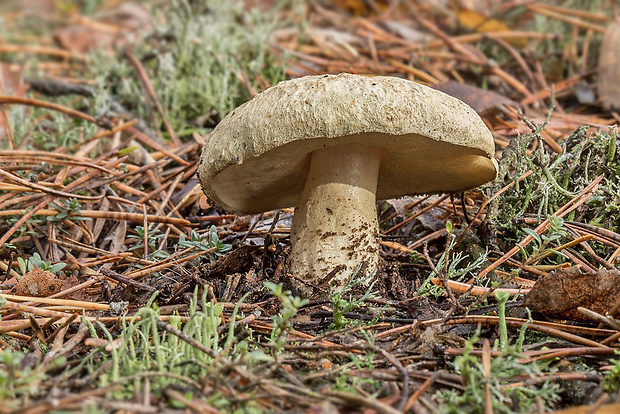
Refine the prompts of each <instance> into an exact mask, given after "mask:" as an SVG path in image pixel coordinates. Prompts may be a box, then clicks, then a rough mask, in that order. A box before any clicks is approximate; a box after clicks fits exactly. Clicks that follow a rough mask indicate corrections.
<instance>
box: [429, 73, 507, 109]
mask: <svg viewBox="0 0 620 414" xmlns="http://www.w3.org/2000/svg"><path fill="white" fill-rule="evenodd" d="M432 87H433V88H434V89H437V90H438V91H441V92H444V93H447V94H448V95H450V96H454V97H455V98H458V99H460V100H461V101H463V102H465V103H466V104H467V105H469V106H471V107H472V108H474V110H475V111H476V112H478V113H480V112H484V111H485V110H487V109H490V108H494V107H496V106H498V105H502V104H505V105H510V106H514V107H517V108H518V107H519V104H518V103H517V102H515V101H513V100H512V99H510V98H507V97H505V96H504V95H500V94H499V93H497V92H492V91H487V90H484V89H481V88H478V87H477V86H472V85H467V84H465V83H460V82H456V81H453V80H450V81H446V82H440V83H436V84H434V85H433V86H432Z"/></svg>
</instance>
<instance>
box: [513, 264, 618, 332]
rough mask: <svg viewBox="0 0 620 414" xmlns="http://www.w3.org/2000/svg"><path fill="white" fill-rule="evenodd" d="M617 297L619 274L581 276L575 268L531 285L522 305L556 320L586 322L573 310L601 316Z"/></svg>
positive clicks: (600, 272) (605, 273)
mask: <svg viewBox="0 0 620 414" xmlns="http://www.w3.org/2000/svg"><path fill="white" fill-rule="evenodd" d="M619 297H620V271H617V270H601V271H598V272H593V273H581V270H580V269H579V268H577V267H570V268H568V269H560V270H556V271H555V272H552V273H549V274H548V275H547V276H545V277H543V278H542V279H540V280H539V281H538V282H536V283H535V284H534V286H533V287H532V289H531V290H530V292H529V293H528V294H527V295H525V297H524V298H523V305H525V306H527V307H528V308H530V309H531V310H533V311H535V312H539V313H542V314H543V315H546V316H549V317H551V318H557V319H570V320H573V321H584V322H585V321H590V320H589V319H587V318H586V317H585V316H584V315H582V314H581V313H580V312H579V311H578V310H577V308H578V307H583V308H587V309H589V310H591V311H594V312H598V313H600V314H601V315H605V313H606V312H608V311H609V310H610V309H611V308H612V307H613V306H614V304H615V303H616V301H617V300H618V298H619Z"/></svg>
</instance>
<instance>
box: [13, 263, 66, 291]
mask: <svg viewBox="0 0 620 414" xmlns="http://www.w3.org/2000/svg"><path fill="white" fill-rule="evenodd" d="M62 285H63V281H62V280H61V279H59V278H58V276H56V275H55V274H54V273H52V272H49V271H47V270H41V269H39V268H38V267H36V266H35V267H34V269H32V270H31V271H30V272H28V273H26V274H25V275H24V277H22V278H21V279H19V280H18V281H17V283H16V284H15V286H14V287H13V289H11V293H12V294H13V295H21V296H37V297H47V296H50V295H53V294H54V293H58V292H60V289H61V287H62Z"/></svg>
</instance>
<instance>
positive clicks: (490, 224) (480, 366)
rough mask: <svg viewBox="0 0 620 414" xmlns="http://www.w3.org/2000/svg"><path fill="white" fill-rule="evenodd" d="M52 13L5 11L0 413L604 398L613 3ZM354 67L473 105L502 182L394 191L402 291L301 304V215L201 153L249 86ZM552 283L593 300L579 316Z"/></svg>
mask: <svg viewBox="0 0 620 414" xmlns="http://www.w3.org/2000/svg"><path fill="white" fill-rule="evenodd" d="M43 3H45V4H42V5H41V7H40V8H39V9H40V10H41V12H39V11H38V10H37V9H36V8H30V9H28V8H20V7H19V5H17V6H16V5H14V4H12V3H11V2H9V3H7V5H6V6H3V7H6V9H5V10H2V12H3V14H4V19H3V27H2V30H3V32H4V33H3V34H6V35H7V36H5V37H4V39H5V41H4V42H3V43H2V44H0V53H2V55H1V56H2V63H1V67H0V69H1V72H0V73H2V83H1V84H0V86H2V88H3V96H0V101H1V102H2V103H3V105H2V109H1V112H0V116H1V118H2V122H1V123H0V128H1V131H2V142H3V144H2V145H3V148H2V151H0V163H1V171H2V178H1V181H0V191H1V194H0V206H1V208H0V214H1V217H2V223H1V226H2V233H1V234H0V239H1V241H2V243H1V244H2V249H1V251H0V268H2V271H3V274H2V275H1V276H0V279H1V280H0V282H1V286H0V289H2V294H1V295H0V296H1V298H2V313H1V316H2V320H1V321H0V332H1V333H2V336H0V346H1V347H2V349H3V351H2V352H1V353H0V382H1V384H2V386H0V402H1V403H0V412H12V411H15V412H28V413H31V412H47V411H50V410H53V409H54V410H58V409H62V410H65V411H83V410H85V409H92V410H95V409H98V410H100V411H105V412H107V411H115V410H127V411H139V412H146V411H149V412H150V411H158V410H163V409H164V407H166V409H168V410H181V409H183V408H184V407H186V408H187V409H189V410H190V411H192V412H194V411H195V412H233V411H235V410H242V411H243V412H245V411H251V412H274V411H304V410H305V411H304V412H320V413H328V412H329V413H331V412H340V411H352V412H382V413H383V412H385V413H392V412H416V413H418V412H435V411H440V412H482V411H483V410H484V411H485V412H490V410H494V411H497V412H531V411H532V410H535V409H536V410H539V409H542V407H544V408H545V409H547V410H550V409H558V408H562V407H570V406H577V405H580V404H596V405H598V406H601V405H603V404H605V403H609V402H612V401H614V400H617V398H618V388H619V383H620V380H619V378H620V374H619V372H620V363H618V361H617V359H614V358H613V357H614V353H615V351H616V350H617V349H618V346H619V343H618V340H619V338H620V334H619V333H618V329H620V326H619V324H618V321H617V320H616V319H615V317H617V314H618V308H620V302H618V300H617V297H618V295H617V294H613V288H615V286H617V283H615V282H614V280H615V278H617V272H618V262H619V259H618V257H619V256H620V235H619V234H618V223H620V217H619V216H620V210H619V206H620V183H619V178H618V177H619V176H620V163H619V162H618V150H617V146H618V144H619V142H618V134H617V130H616V129H615V127H612V125H614V124H616V123H617V114H616V113H615V112H613V111H606V110H605V109H606V108H610V107H611V108H612V109H613V106H614V104H613V102H610V101H609V99H608V98H606V95H605V93H604V91H608V90H609V91H612V90H613V87H614V86H615V83H614V82H615V80H614V79H615V78H613V76H607V75H606V73H605V70H606V69H604V68H605V67H606V66H605V65H607V64H606V63H605V62H607V61H608V60H609V59H610V56H612V58H613V53H611V52H610V50H614V45H610V42H613V40H609V38H610V37H611V36H607V35H606V36H605V37H603V33H604V32H605V28H606V27H609V29H608V31H612V30H614V29H613V28H614V26H613V25H614V24H615V23H611V21H612V15H613V13H615V12H616V11H615V9H613V8H612V10H608V9H607V6H606V5H605V4H603V3H601V2H592V3H591V4H590V5H589V6H588V7H587V8H586V7H583V5H581V3H580V2H578V1H571V2H566V3H565V4H564V5H563V6H561V7H560V6H551V5H548V4H542V3H541V2H533V3H530V4H528V5H526V6H520V5H518V4H516V3H514V4H513V3H510V4H509V3H506V4H497V2H485V1H479V2H467V4H466V3H465V2H463V4H460V5H458V6H457V4H456V3H449V4H448V2H445V3H442V2H437V3H425V2H410V1H406V0H402V1H395V2H387V1H370V2H366V1H353V0H352V1H334V2H323V1H318V0H317V1H308V2H306V3H302V2H294V1H291V2H283V3H285V4H282V5H279V7H277V8H275V9H274V8H273V6H274V2H262V1H253V2H247V3H234V2H233V3H231V4H226V5H224V4H216V3H215V2H207V3H208V6H204V5H202V6H201V5H195V4H192V3H191V2H183V1H179V2H174V3H173V4H172V5H167V6H163V5H159V6H156V7H150V6H149V7H145V6H138V5H136V4H133V3H122V2H118V1H112V0H110V1H104V2H99V3H100V7H101V10H95V9H91V6H88V5H87V6H85V5H80V4H78V3H77V2H76V3H75V4H74V3H71V2H67V3H62V4H58V3H54V2H43ZM465 6H468V7H465ZM44 9H45V10H48V9H51V10H52V12H51V13H50V12H49V10H48V11H46V12H45V13H43V12H42V10H44ZM45 16H48V17H45ZM49 16H52V17H49ZM137 21H140V22H142V23H140V24H135V22H137ZM151 25H152V27H150V26H151ZM76 27H77V28H78V29H76ZM601 42H602V43H601ZM91 49H95V50H96V51H95V53H91V52H90V50H91ZM599 55H600V58H599ZM616 66H617V65H616ZM597 68H598V70H599V73H598V76H597V72H596V70H597ZM602 68H603V69H602ZM340 71H347V72H353V73H362V74H376V75H390V76H401V77H405V78H409V79H411V80H415V81H418V82H420V83H423V84H428V85H432V86H435V87H438V88H440V89H441V90H445V91H446V92H447V93H450V94H454V95H456V96H457V97H459V98H461V99H464V100H465V101H467V102H471V103H470V104H471V105H472V106H474V107H476V108H477V109H478V110H479V113H480V114H481V116H482V117H483V119H484V120H485V122H486V123H487V125H488V126H489V127H490V128H491V130H492V131H493V134H494V138H495V142H496V148H497V156H498V158H499V159H501V161H500V175H499V177H498V179H497V180H496V181H495V182H494V183H492V184H490V185H488V186H486V187H484V188H481V189H479V190H475V191H470V192H467V193H464V194H454V195H444V196H432V197H428V196H427V197H413V198H411V199H407V200H406V201H405V202H402V201H401V202H399V201H388V202H386V203H379V207H380V208H379V211H380V221H381V232H382V245H383V246H384V252H383V253H384V258H385V262H386V266H385V270H384V271H385V272H387V273H388V274H389V275H390V276H391V277H390V278H389V281H390V282H389V284H387V285H385V286H384V285H381V286H374V287H373V288H371V289H368V290H367V291H366V292H365V293H364V294H363V295H357V296H356V295H355V294H354V293H352V292H355V286H347V287H346V288H345V289H344V290H343V291H341V292H332V294H331V295H330V298H331V299H330V301H328V302H320V303H319V302H307V301H306V300H303V299H301V298H296V297H294V296H293V295H291V294H290V293H287V291H286V289H287V280H289V279H290V278H291V277H293V276H292V275H290V274H289V273H287V267H286V257H287V252H288V231H289V229H290V224H291V222H290V220H291V215H292V214H291V212H292V211H291V210H290V209H285V210H281V211H276V212H270V213H265V214H262V215H258V216H253V217H235V216H234V215H230V214H227V213H226V212H223V211H218V210H217V209H216V207H215V206H211V205H210V203H209V201H208V200H207V199H206V198H205V196H204V195H203V194H202V192H201V190H200V186H199V185H198V183H197V181H196V179H195V163H196V160H197V157H198V155H199V152H200V146H201V144H202V143H203V142H204V139H207V137H208V133H209V131H210V129H211V128H212V127H213V126H214V125H215V124H217V122H218V121H219V119H221V118H222V117H223V116H224V115H225V114H226V113H227V112H228V111H230V110H231V109H233V108H234V107H235V106H237V105H238V104H240V103H242V102H244V101H245V100H247V99H249V98H250V97H252V96H254V95H255V94H256V93H257V92H258V91H260V90H264V89H265V88H267V87H269V86H271V85H272V84H274V83H276V82H278V81H279V80H282V79H284V78H285V77H295V76H303V75H311V74H320V73H335V72H340ZM594 83H597V88H594V86H593V85H594ZM442 85H444V86H443V87H442ZM445 85H449V86H450V88H447V89H446V87H445ZM578 85H580V86H579V88H581V89H579V88H578ZM442 88H444V89H442ZM583 88H586V89H589V90H591V91H594V90H598V94H599V96H600V105H601V106H598V105H599V103H597V101H592V99H588V100H585V101H584V99H583ZM478 105H479V106H478ZM359 276H360V279H363V278H365V277H371V275H365V274H364V269H363V266H362V267H361V268H360V270H359ZM583 278H587V281H586V280H584V282H583V283H582V282H580V280H581V279H583ZM356 282H357V281H356ZM46 286H47V287H48V288H46ZM49 286H51V287H52V288H53V290H54V291H53V292H52V291H51V290H50V289H49ZM606 286H608V287H610V288H609V289H608V288H606ZM528 289H529V293H527V295H526V296H525V300H524V299H523V293H525V292H526V291H527V290H528ZM565 297H571V298H573V297H585V298H586V300H583V301H577V302H571V303H569V304H568V305H569V308H570V311H566V309H564V308H562V309H560V305H557V306H556V305H554V304H555V303H560V304H561V305H566V304H567V302H568V301H567V300H564V298H565ZM532 298H537V299H536V300H535V301H534V300H533V299H532ZM532 302H536V303H535V304H533V303H532ZM524 303H525V305H528V307H529V309H526V308H525V307H524V306H523V305H524ZM584 309H585V310H584ZM26 351H27V352H26Z"/></svg>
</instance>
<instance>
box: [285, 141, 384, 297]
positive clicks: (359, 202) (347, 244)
mask: <svg viewBox="0 0 620 414" xmlns="http://www.w3.org/2000/svg"><path fill="white" fill-rule="evenodd" d="M381 155H382V151H381V150H380V149H378V148H376V147H372V146H362V145H354V144H345V145H338V146H332V147H327V148H322V149H319V150H316V151H314V152H312V154H311V160H310V171H309V173H308V178H307V180H306V185H305V188H304V191H303V193H302V195H301V199H300V200H299V207H298V208H297V209H296V210H295V216H294V217H293V225H292V228H291V245H292V248H291V254H290V271H291V273H292V274H293V275H294V276H296V278H297V281H295V282H294V284H295V287H296V288H297V292H298V293H299V294H301V295H303V296H306V297H308V296H314V297H316V296H319V295H320V294H319V293H318V292H317V291H316V290H314V289H313V287H312V285H318V286H320V287H322V288H326V289H327V290H329V289H330V288H339V287H342V286H344V285H345V284H346V283H347V282H348V281H349V280H350V279H351V277H352V276H353V274H354V272H355V269H356V268H357V266H358V265H360V264H361V263H365V264H366V265H367V268H366V269H367V270H368V271H374V270H377V268H378V266H379V249H380V247H379V240H378V230H379V224H378V221H377V208H376V197H375V193H376V189H377V178H378V174H379V164H380V162H381ZM301 281H303V282H307V283H303V282H301Z"/></svg>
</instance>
